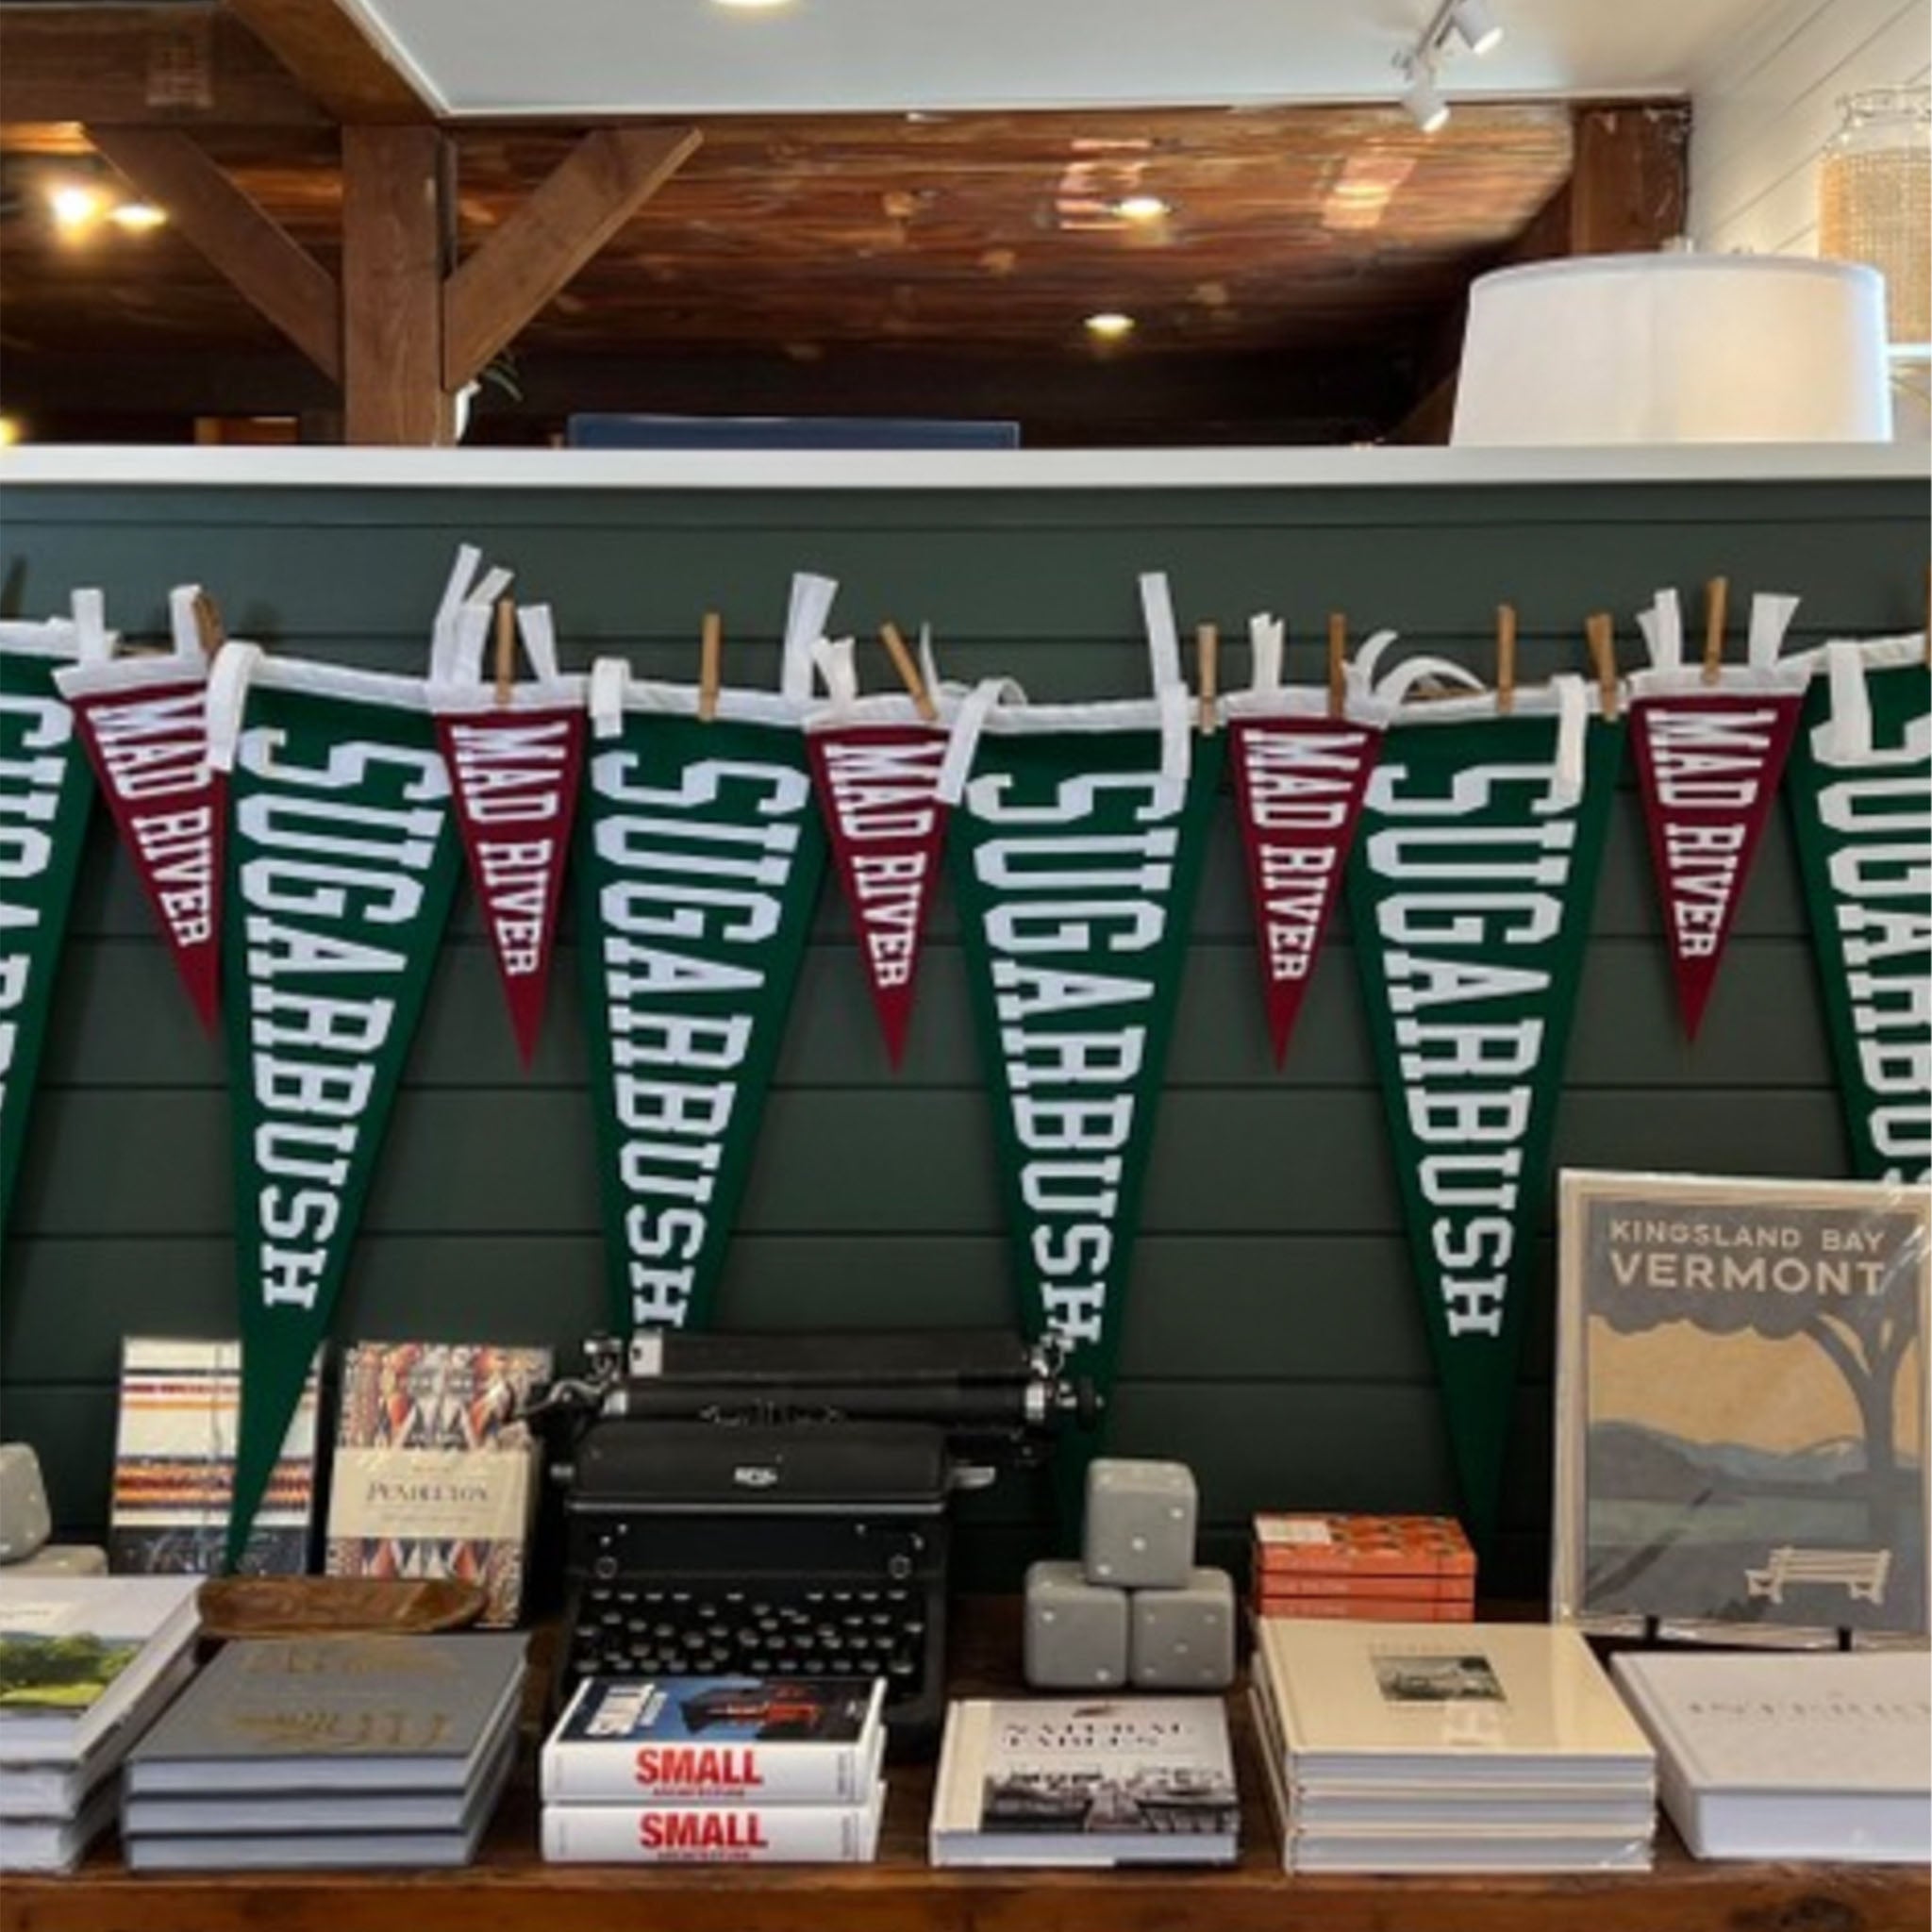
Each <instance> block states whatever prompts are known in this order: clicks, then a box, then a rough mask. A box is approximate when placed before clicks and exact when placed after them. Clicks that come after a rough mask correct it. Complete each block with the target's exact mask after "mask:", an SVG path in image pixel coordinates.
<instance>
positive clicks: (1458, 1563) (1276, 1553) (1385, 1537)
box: [1255, 1513, 1475, 1585]
mask: <svg viewBox="0 0 1932 1932" xmlns="http://www.w3.org/2000/svg"><path fill="white" fill-rule="evenodd" d="M1255 1567H1256V1572H1257V1574H1259V1575H1266V1576H1269V1577H1273V1576H1275V1575H1277V1574H1285V1575H1308V1574H1315V1575H1333V1574H1362V1573H1367V1574H1382V1575H1396V1576H1451V1577H1466V1578H1468V1579H1470V1581H1471V1583H1472V1585H1473V1584H1474V1577H1475V1552H1474V1550H1473V1549H1471V1548H1470V1546H1469V1539H1468V1538H1467V1537H1466V1536H1464V1535H1463V1533H1462V1525H1461V1524H1459V1523H1457V1521H1456V1519H1455V1518H1454V1517H1451V1516H1345V1515H1341V1516H1338V1515H1322V1514H1314V1513H1310V1514H1307V1515H1293V1516H1291V1515H1283V1514H1269V1515H1259V1516H1257V1517H1256V1518H1255Z"/></svg>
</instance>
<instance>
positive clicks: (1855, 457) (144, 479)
mask: <svg viewBox="0 0 1932 1932" xmlns="http://www.w3.org/2000/svg"><path fill="white" fill-rule="evenodd" d="M1899 478H1904V479H1911V478H1918V479H1921V480H1926V479H1932V452H1928V450H1927V448H1926V446H1925V445H1924V444H1919V445H1909V444H1890V443H1880V444H1861V443H1842V444H1840V443H1824V444H1818V443H1806V444H1789V443H1711V444H1701V445H1686V444H1672V445H1662V446H1657V447H1629V448H1604V449H1443V448H1401V449H1380V448H1358V449H1335V448H1321V449H1139V450H1106V449H1099V450H985V451H898V450H894V451H872V450H837V451H791V450H787V451H771V452H747V451H738V450H731V451H682V450H665V451H658V450H548V449H345V448H341V447H325V446H316V447H309V448H269V449H264V448H258V447H236V448H220V447H197V446H195V445H192V444H184V445H179V446H175V445H132V444H130V445H122V446H114V445H92V444H80V443H73V444H58V443H47V444H28V445H25V446H24V447H20V448H15V449H9V450H7V451H5V452H0V485H4V486H15V487H19V486H40V485H60V486H75V485H91V486H103V485H125V484H137V485H151V486H165V487H167V488H170V489H181V488H194V487H197V486H199V487H204V488H209V489H213V488H225V489H238V488H240V489H251V490H256V489H276V488H284V489H314V488H337V489H359V490H369V489H411V490H418V489H430V490H449V489H467V490H647V491H657V490H668V491H693V490H801V491H809V490H892V491H899V490H1273V489H1289V490H1292V489H1324V490H1327V489H1375V488H1383V489H1390V488H1414V487H1418V486H1421V487H1426V488H1439V487H1451V488H1464V487H1473V486H1474V487H1480V486H1484V485H1502V484H1512V483H1513V484H1551V483H1770V482H1827V481H1829V482H1874V481H1881V480H1887V479H1899Z"/></svg>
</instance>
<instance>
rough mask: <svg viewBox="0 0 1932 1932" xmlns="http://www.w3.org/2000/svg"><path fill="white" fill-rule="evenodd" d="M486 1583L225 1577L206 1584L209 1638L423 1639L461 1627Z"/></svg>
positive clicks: (478, 1604) (204, 1627)
mask: <svg viewBox="0 0 1932 1932" xmlns="http://www.w3.org/2000/svg"><path fill="white" fill-rule="evenodd" d="M483 1602H484V1597H483V1587H482V1585H481V1584H477V1583H458V1582H456V1581H453V1580H444V1579H439V1580H436V1581H425V1580H421V1579H417V1580H410V1579H408V1578H403V1579H398V1580H394V1581H391V1580H389V1579H386V1578H381V1577H371V1576H218V1577H214V1578H212V1579H211V1580H210V1581H208V1582H207V1583H204V1584H203V1585H202V1586H201V1634H202V1635H203V1636H204V1637H216V1638H228V1637H350V1636H355V1637H366V1636H368V1635H370V1634H371V1633H372V1632H375V1633H381V1634H384V1635H388V1636H394V1637H420V1636H423V1635H425V1633H427V1632H429V1631H433V1630H460V1629H462V1628H464V1627H465V1626H466V1625H468V1624H474V1623H475V1621H476V1619H477V1618H478V1617H479V1616H480V1615H481V1614H482V1611H483Z"/></svg>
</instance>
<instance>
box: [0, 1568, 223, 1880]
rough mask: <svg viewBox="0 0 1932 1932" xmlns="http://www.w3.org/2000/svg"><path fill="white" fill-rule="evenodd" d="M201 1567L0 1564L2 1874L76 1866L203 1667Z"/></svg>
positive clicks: (105, 1822) (0, 1798) (0, 1809)
mask: <svg viewBox="0 0 1932 1932" xmlns="http://www.w3.org/2000/svg"><path fill="white" fill-rule="evenodd" d="M199 1590H200V1584H199V1583H198V1581H197V1580H196V1579H195V1578H193V1577H172V1576H170V1577H127V1576H52V1575H32V1576H19V1575H8V1574H5V1573H0V1872H68V1871H72V1870H73V1868H74V1866H75V1864H76V1863H77V1862H78V1860H79V1858H80V1856H81V1854H82V1853H83V1852H85V1851H86V1849H87V1847H88V1845H89V1844H90V1843H91V1842H92V1840H93V1839H95V1838H96V1837H98V1836H99V1834H100V1832H101V1831H102V1829H103V1828H104V1827H105V1826H106V1825H108V1824H109V1823H111V1822H112V1819H113V1816H114V1804H115V1799H116V1796H117V1790H116V1787H117V1784H118V1780H117V1778H116V1776H115V1774H116V1772H117V1771H118V1770H119V1769H120V1766H121V1762H122V1760H123V1758H125V1757H126V1755H127V1752H128V1748H129V1746H130V1745H132V1744H133V1743H134V1741H135V1740H136V1739H137V1738H139V1737H140V1736H141V1734H142V1732H143V1731H144V1730H145V1729H146V1728H147V1727H148V1725H149V1724H152V1723H153V1722H154V1721H155V1718H156V1717H157V1716H158V1714H159V1712H160V1711H161V1709H162V1708H163V1707H165V1706H166V1704H167V1702H168V1700H169V1699H170V1698H171V1697H173V1696H174V1695H175V1692H176V1691H179V1690H180V1688H181V1686H182V1685H183V1684H184V1683H186V1682H187V1680H188V1678H189V1677H190V1676H191V1675H192V1674H193V1671H194V1637H195V1631H196V1629H197V1628H198V1626H199V1623H200V1619H199V1616H198V1614H197V1611H196V1607H195V1599H196V1596H197V1594H198V1592H199Z"/></svg>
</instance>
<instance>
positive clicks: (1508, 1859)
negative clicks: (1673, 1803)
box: [1288, 1832, 1651, 1874]
mask: <svg viewBox="0 0 1932 1932" xmlns="http://www.w3.org/2000/svg"><path fill="white" fill-rule="evenodd" d="M1650 1865H1651V1841H1650V1839H1649V1837H1648V1835H1647V1834H1646V1835H1643V1836H1641V1837H1632V1838H1557V1837H1548V1836H1545V1835H1542V1834H1536V1835H1533V1836H1525V1837H1523V1838H1506V1837H1490V1836H1474V1837H1471V1836H1465V1835H1464V1834H1463V1833H1461V1832H1457V1833H1456V1834H1454V1835H1453V1836H1450V1837H1444V1838H1435V1839H1425V1838H1373V1837H1359V1838H1357V1837H1350V1838H1345V1839H1333V1838H1331V1839H1303V1838H1300V1837H1296V1838H1295V1839H1293V1840H1291V1841H1290V1848H1289V1858H1288V1869H1289V1870H1290V1871H1291V1872H1354V1873H1362V1874H1369V1873H1397V1874H1403V1873H1406V1874H1426V1873H1431V1872H1437V1873H1451V1872H1495V1873H1510V1874H1522V1873H1537V1872H1647V1871H1648V1870H1649V1869H1650Z"/></svg>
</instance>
